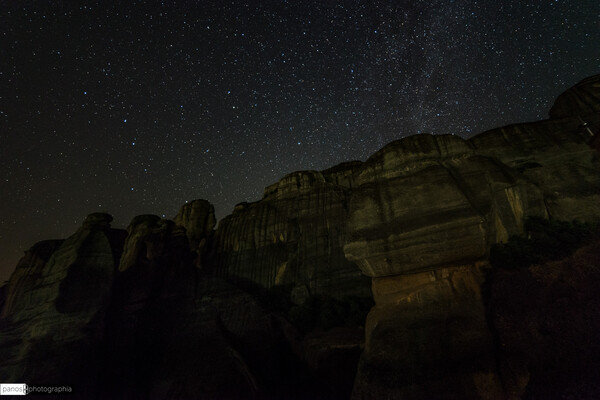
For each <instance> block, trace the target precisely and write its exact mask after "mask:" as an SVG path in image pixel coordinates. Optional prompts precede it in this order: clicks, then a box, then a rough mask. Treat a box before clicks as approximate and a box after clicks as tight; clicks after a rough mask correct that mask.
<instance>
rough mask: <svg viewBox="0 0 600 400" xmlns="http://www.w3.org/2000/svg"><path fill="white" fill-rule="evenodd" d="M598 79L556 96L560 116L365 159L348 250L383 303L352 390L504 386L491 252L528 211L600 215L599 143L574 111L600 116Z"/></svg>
mask: <svg viewBox="0 0 600 400" xmlns="http://www.w3.org/2000/svg"><path fill="white" fill-rule="evenodd" d="M597 82H598V77H595V78H593V79H589V80H586V81H584V82H582V83H581V84H580V85H578V86H577V87H576V88H574V89H573V90H572V91H571V92H570V94H567V95H565V96H564V97H563V98H561V99H559V100H557V104H558V106H555V109H553V110H555V112H554V113H553V116H558V114H557V113H558V112H559V111H556V110H567V111H564V113H565V115H561V116H562V117H565V118H562V119H560V120H549V121H541V122H537V123H529V124H519V125H511V126H507V127H504V128H499V129H495V130H492V131H488V132H485V133H483V134H480V135H478V136H475V137H473V138H472V139H470V140H467V141H465V140H462V139H460V138H458V137H454V136H431V135H419V136H412V137H408V138H405V139H401V140H399V141H397V142H393V143H390V144H389V145H387V146H385V147H384V148H383V149H381V150H380V151H379V152H377V153H376V154H374V155H373V156H372V157H371V158H369V160H367V161H366V162H365V163H364V164H363V165H362V166H360V167H359V168H358V169H357V170H356V172H355V179H354V187H353V191H352V196H351V198H350V201H349V207H348V209H349V211H348V226H347V229H348V230H347V233H346V236H345V237H346V244H345V246H344V251H345V254H346V256H347V257H348V259H350V260H352V261H354V262H356V263H357V265H358V266H359V267H360V268H361V270H362V271H363V273H365V274H366V275H368V276H370V277H372V278H373V295H374V298H375V300H376V306H375V307H374V308H373V309H372V310H371V312H370V314H369V316H368V318H367V325H366V343H367V344H366V349H365V352H364V353H363V357H362V360H361V364H360V366H359V372H358V376H357V380H356V382H355V388H354V392H353V397H354V398H356V399H376V398H408V399H410V398H415V399H418V398H431V397H439V396H441V395H442V394H443V393H451V394H450V397H451V398H473V399H477V398H480V399H487V398H502V397H503V396H504V390H505V388H504V387H503V386H502V385H501V382H502V381H501V379H500V376H501V371H499V370H498V369H497V368H496V363H495V359H496V355H495V354H496V353H495V352H496V348H495V346H494V342H493V337H492V335H491V334H490V330H489V327H488V323H487V321H486V317H485V312H486V311H485V308H484V305H483V298H482V294H481V285H482V283H483V282H484V278H485V271H486V269H487V267H486V261H485V260H486V258H487V255H488V252H489V248H490V246H491V245H492V244H494V243H498V242H505V241H506V240H507V239H508V238H509V237H510V236H511V235H515V234H521V233H523V225H524V220H525V219H526V218H527V217H529V216H541V217H551V218H555V219H559V220H569V221H570V220H574V219H578V220H581V221H591V220H594V219H597V218H600V163H599V161H598V154H597V153H596V152H595V151H594V149H593V148H592V147H590V146H589V142H590V137H589V133H588V132H587V130H586V129H583V128H582V126H581V121H580V120H579V118H576V117H574V116H573V113H580V114H582V115H583V114H585V120H586V121H589V122H591V125H594V126H598V124H599V123H600V113H599V112H597V108H596V106H597V104H596V103H594V104H591V105H589V106H586V105H585V104H584V103H585V102H586V101H588V100H590V99H591V101H593V102H597V101H598V99H597V96H596V95H595V94H590V93H597V87H596V85H597ZM573 96H575V97H576V98H577V99H578V100H577V101H575V103H576V104H572V105H573V107H571V108H569V107H570V106H567V105H568V104H571V103H570V102H571V100H570V99H572V97H573ZM574 110H575V111H574ZM577 115H579V114H577Z"/></svg>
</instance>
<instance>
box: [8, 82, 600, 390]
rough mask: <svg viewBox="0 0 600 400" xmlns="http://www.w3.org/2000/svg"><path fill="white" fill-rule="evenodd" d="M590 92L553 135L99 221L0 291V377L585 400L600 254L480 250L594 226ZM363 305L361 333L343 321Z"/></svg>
mask: <svg viewBox="0 0 600 400" xmlns="http://www.w3.org/2000/svg"><path fill="white" fill-rule="evenodd" d="M599 79H600V76H595V77H591V78H588V79H586V80H584V81H582V82H581V83H579V84H578V85H576V86H575V87H574V88H572V89H569V90H568V91H567V92H565V94H563V95H561V96H560V97H559V98H558V99H557V101H556V103H555V105H554V106H553V108H552V111H551V113H550V115H551V117H552V119H550V120H546V121H539V122H533V123H527V124H516V125H510V126H506V127H503V128H498V129H494V130H491V131H488V132H484V133H482V134H480V135H477V136H475V137H473V138H471V139H470V140H463V139H460V138H458V137H456V136H452V135H443V136H432V135H418V136H411V137H408V138H404V139H401V140H398V141H395V142H392V143H390V144H388V145H387V146H385V147H384V148H382V149H381V150H380V151H378V152H377V153H375V154H374V155H372V156H371V157H370V158H369V159H368V160H367V161H365V162H360V161H353V162H348V163H344V164H340V165H338V166H335V167H333V168H330V169H327V170H325V171H300V172H295V173H292V174H289V175H287V176H285V177H284V178H282V179H281V180H280V181H279V182H277V183H275V184H273V185H271V186H269V187H267V188H266V189H265V192H264V196H263V198H262V199H261V200H260V201H257V202H254V203H241V204H239V205H238V206H236V207H235V209H234V210H233V213H232V214H231V215H229V216H228V217H226V218H225V219H223V220H222V221H220V223H219V225H218V228H216V229H215V225H216V221H215V217H214V209H213V206H212V205H211V204H210V203H208V202H207V201H205V200H195V201H192V202H190V203H187V204H185V205H184V206H183V207H182V208H181V210H180V212H179V213H178V214H177V216H175V217H174V218H173V220H167V219H162V218H160V217H157V216H154V215H142V216H138V217H135V218H133V220H132V221H131V223H130V225H129V226H128V228H127V230H126V231H124V230H118V229H112V228H111V227H110V223H111V220H112V217H111V216H110V215H107V214H91V215H90V216H88V218H87V219H86V220H85V221H84V223H83V224H82V227H81V228H80V229H79V230H78V231H77V232H75V233H74V234H73V235H72V236H71V237H69V238H67V239H65V240H53V241H44V242H40V243H38V244H36V245H34V246H33V247H32V248H31V249H30V250H29V251H28V252H26V254H25V256H24V257H23V258H22V259H21V261H20V262H19V264H18V266H17V268H16V270H15V272H14V273H13V275H12V277H11V279H10V281H9V284H8V285H7V286H5V287H3V288H0V307H1V310H0V354H2V357H0V381H1V382H27V383H30V384H34V383H57V384H70V385H73V387H74V391H75V393H74V395H73V396H74V397H75V398H117V399H119V398H122V399H125V398H132V397H133V398H179V399H183V398H215V399H231V398H235V399H237V398H244V399H257V398H260V399H305V398H310V399H315V398H323V399H335V398H340V399H341V398H350V397H352V398H354V399H379V398H406V399H421V398H440V397H443V398H457V399H458V398H460V399H500V398H510V399H518V398H561V397H562V396H571V397H574V398H584V397H590V398H593V397H597V396H598V394H599V393H600V391H599V387H598V385H597V382H598V381H600V380H599V378H600V377H599V376H597V375H598V374H597V371H600V361H598V360H600V348H599V347H598V344H597V343H596V342H597V338H598V337H599V336H600V325H599V324H600V315H598V312H597V310H598V309H599V308H598V305H600V295H598V294H597V291H596V290H595V288H596V287H597V286H598V282H599V277H598V260H599V259H600V254H598V251H597V249H598V244H600V242H598V241H596V242H594V243H593V244H590V245H587V247H584V248H581V249H580V250H579V251H578V252H576V253H575V254H574V255H572V256H570V257H569V258H567V259H565V260H563V261H555V262H551V263H547V264H545V265H538V266H530V267H529V268H525V269H519V270H514V271H509V270H498V269H494V268H492V267H491V266H490V263H489V255H490V248H491V247H492V246H493V245H495V244H496V243H503V242H506V241H507V240H508V239H509V237H511V236H513V235H519V234H524V233H525V225H524V223H525V221H526V219H527V218H529V217H540V218H544V219H551V220H566V221H571V220H579V221H587V222H593V221H596V220H598V219H599V218H600V161H599V157H598V153H597V150H596V149H595V147H594V143H596V141H595V140H596V139H597V138H596V137H593V138H592V137H590V132H592V133H594V132H596V131H597V130H598V128H599V127H600V100H599V99H600V95H599V90H600V85H599V84H598V82H599ZM582 121H583V123H585V125H582ZM365 297H368V298H371V297H372V299H373V300H374V301H375V304H374V306H373V307H372V308H371V311H370V312H369V315H368V317H367V318H366V320H364V321H363V320H360V321H359V322H357V321H356V320H355V319H354V320H353V319H351V318H341V317H340V315H345V316H346V317H347V316H348V313H358V312H359V310H358V308H357V306H356V305H357V304H367V307H366V308H367V309H368V308H369V307H371V305H372V304H373V303H371V302H369V303H364V302H361V301H358V300H357V299H359V300H360V299H363V298H365ZM348 299H353V300H348ZM319 307H321V309H319ZM317 317H318V318H317ZM307 321H308V322H310V323H306V322H307ZM349 321H351V322H349ZM319 323H320V325H319ZM359 358H360V360H359Z"/></svg>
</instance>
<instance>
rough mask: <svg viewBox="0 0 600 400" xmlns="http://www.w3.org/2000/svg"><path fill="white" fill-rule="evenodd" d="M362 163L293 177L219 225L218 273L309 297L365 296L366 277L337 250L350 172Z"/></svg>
mask: <svg viewBox="0 0 600 400" xmlns="http://www.w3.org/2000/svg"><path fill="white" fill-rule="evenodd" d="M358 165H360V163H359V162H354V163H346V164H344V165H341V166H338V167H336V168H332V169H330V170H326V171H323V172H317V171H302V172H296V173H293V174H290V175H288V176H286V177H284V178H283V179H282V180H280V181H279V182H278V183H276V184H274V185H271V186H269V187H267V188H266V189H265V194H264V197H263V199H262V200H260V201H258V202H255V203H251V204H248V203H243V204H240V205H238V206H236V208H235V209H234V211H233V214H232V215H230V216H228V217H226V218H225V219H223V220H222V221H221V222H220V223H219V228H218V229H217V231H216V234H215V244H214V254H215V268H216V271H217V273H218V274H219V275H220V276H227V277H230V278H238V279H239V278H241V279H247V280H251V281H253V282H256V283H259V284H260V285H262V286H265V287H271V286H274V285H278V284H294V285H297V286H298V287H302V288H307V289H308V291H309V292H310V293H311V294H313V295H314V294H320V293H326V294H328V295H333V296H340V297H341V296H347V295H353V294H355V295H368V293H369V285H368V280H366V279H365V278H364V276H362V274H361V273H360V270H359V269H358V268H357V267H356V265H355V264H354V263H352V262H350V261H348V260H347V259H346V258H345V257H344V253H343V250H342V247H343V243H344V237H345V234H346V229H345V226H346V224H345V223H346V219H347V218H348V208H347V207H348V200H349V197H350V192H351V187H352V185H353V183H352V179H351V178H352V172H353V171H354V169H355V168H357V166H358Z"/></svg>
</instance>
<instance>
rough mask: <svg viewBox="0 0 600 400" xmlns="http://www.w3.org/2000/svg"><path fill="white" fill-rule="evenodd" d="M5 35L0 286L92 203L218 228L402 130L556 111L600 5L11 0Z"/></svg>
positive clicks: (594, 69) (591, 43)
mask: <svg viewBox="0 0 600 400" xmlns="http://www.w3.org/2000/svg"><path fill="white" fill-rule="evenodd" d="M113 3H119V4H113ZM83 4H85V5H83ZM0 28H1V29H0V35H1V36H0V85H1V86H0V96H1V97H0V157H1V158H0V168H1V171H2V179H1V180H0V284H1V283H2V282H3V281H4V280H6V279H8V277H9V274H10V272H11V271H12V269H13V268H14V266H15V265H16V263H17V261H18V259H19V257H21V255H22V254H23V251H25V250H26V249H27V248H29V247H30V246H31V245H32V244H33V243H35V242H37V241H39V240H42V239H51V238H64V237H67V236H68V235H70V234H71V233H73V232H74V231H75V230H76V229H77V227H78V226H79V225H80V224H81V222H82V220H83V218H84V217H85V216H86V215H87V214H89V213H91V212H97V211H104V212H108V213H111V214H112V215H113V216H114V217H115V221H114V223H113V226H114V227H125V226H127V224H128V223H129V221H130V220H131V219H132V218H133V217H134V216H135V215H138V214H146V213H151V214H157V215H160V216H166V217H167V218H172V217H173V216H174V215H175V214H176V213H177V210H178V209H179V207H180V206H181V205H182V204H184V203H185V201H186V200H192V199H196V198H204V199H207V200H209V201H210V202H211V203H213V204H214V205H215V208H216V212H217V216H218V218H222V217H224V216H225V215H227V214H229V213H230V212H231V211H232V208H233V206H234V205H235V204H236V203H239V202H242V201H254V200H258V199H260V198H261V196H262V191H263V188H264V187H265V186H267V185H268V184H271V183H274V182H276V181H277V180H278V179H279V178H280V177H282V176H283V175H285V174H287V173H289V172H292V171H295V170H301V169H317V170H319V169H325V168H327V167H330V166H333V165H335V164H337V163H340V162H342V161H348V160H354V159H360V160H364V159H366V158H367V157H368V156H369V155H371V154H372V153H374V152H375V151H377V150H378V149H379V148H381V147H382V146H383V145H385V144H386V143H388V142H390V141H392V140H395V139H399V138H401V137H404V136H408V135H412V134H417V133H423V132H430V133H435V134H445V133H452V134H456V135H460V136H462V137H464V138H467V137H470V136H473V135H474V134H477V133H479V132H482V131H484V130H487V129H491V128H494V127H498V126H502V125H506V124H509V123H516V122H525V121H531V120H538V119H544V118H547V113H548V110H549V109H550V107H551V105H552V102H553V101H554V99H555V98H556V96H557V95H558V94H560V93H561V92H562V91H564V90H565V89H567V88H568V87H570V86H572V85H573V84H575V83H577V82H578V81H580V80H581V79H583V78H585V77H587V76H590V75H594V74H597V73H599V72H600V2H599V1H598V0H571V1H566V0H544V1H542V0H539V1H531V0H523V1H521V0H518V1H517V0H514V1H513V0H507V1H504V0H481V1H466V0H456V1H452V0H444V1H436V0H427V1H371V2H366V1H345V2H344V1H320V2H309V1H281V0H280V1H258V0H257V1H245V2H225V1H218V2H216V1H198V2H192V1H178V2H175V1H164V2H152V3H140V2H135V1H127V2H112V1H102V2H96V1H89V2H85V1H81V2H74V1H41V0H40V1H22V0H19V1H10V0H9V1H3V2H2V3H1V5H0Z"/></svg>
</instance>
